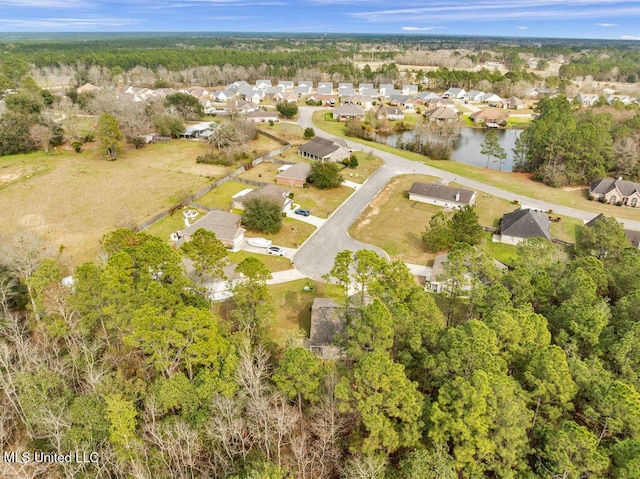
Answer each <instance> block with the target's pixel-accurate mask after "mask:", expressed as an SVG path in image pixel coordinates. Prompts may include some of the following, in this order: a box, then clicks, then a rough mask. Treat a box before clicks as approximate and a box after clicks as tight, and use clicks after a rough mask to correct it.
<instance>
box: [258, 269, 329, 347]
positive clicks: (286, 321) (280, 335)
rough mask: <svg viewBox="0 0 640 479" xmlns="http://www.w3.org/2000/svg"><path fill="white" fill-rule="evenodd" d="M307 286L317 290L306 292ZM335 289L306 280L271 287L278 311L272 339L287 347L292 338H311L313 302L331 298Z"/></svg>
mask: <svg viewBox="0 0 640 479" xmlns="http://www.w3.org/2000/svg"><path fill="white" fill-rule="evenodd" d="M307 284H312V285H313V286H314V287H315V289H314V290H313V291H304V290H303V288H304V286H305V285H307ZM335 288H336V287H335V286H334V285H329V284H324V283H319V282H317V281H312V280H306V279H300V280H297V281H290V282H288V283H281V284H274V285H271V286H269V292H270V293H271V296H272V297H273V300H274V303H275V310H276V316H275V321H274V323H273V325H272V328H271V333H272V334H271V335H270V337H271V338H273V339H274V341H276V342H277V343H278V344H280V345H285V344H286V342H287V340H288V339H291V338H301V337H305V338H307V337H309V328H310V325H311V305H312V304H313V300H314V299H315V298H326V297H328V296H330V293H331V292H332V290H333V289H335Z"/></svg>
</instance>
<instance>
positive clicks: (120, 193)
mask: <svg viewBox="0 0 640 479" xmlns="http://www.w3.org/2000/svg"><path fill="white" fill-rule="evenodd" d="M204 148H205V147H204V145H201V144H199V143H193V144H192V143H191V142H185V141H174V142H170V143H168V144H157V145H148V146H146V147H145V148H143V149H141V150H132V149H127V150H126V151H125V152H123V153H122V154H121V155H120V156H119V158H118V160H116V161H114V162H111V161H107V160H106V159H104V158H102V157H101V156H100V155H99V154H97V152H96V150H95V148H93V147H87V149H86V150H85V151H83V152H82V153H80V154H76V153H75V152H72V151H70V150H69V149H66V148H62V147H59V148H58V149H57V150H56V152H55V153H54V154H52V155H44V154H42V153H37V154H29V155H12V156H5V157H2V158H0V172H1V173H0V175H6V174H13V175H17V177H16V178H14V179H13V181H10V182H7V183H5V185H4V186H3V187H2V190H1V191H0V211H2V215H1V216H0V228H1V231H2V232H3V233H11V232H12V231H15V230H17V229H27V230H31V231H34V232H36V233H38V234H40V235H41V236H43V237H44V238H45V240H47V241H48V242H49V243H50V244H51V245H52V246H53V247H54V248H56V249H57V248H58V247H60V246H64V248H65V255H66V259H67V261H69V262H70V263H71V265H78V264H80V263H82V262H84V261H89V260H93V259H94V258H95V256H96V253H97V252H98V240H99V239H100V237H101V236H103V235H104V234H105V233H107V232H109V231H111V230H113V229H115V228H117V227H119V226H131V225H135V224H138V223H141V222H142V221H144V220H145V219H146V218H148V217H149V216H152V215H154V214H156V213H157V212H159V211H161V210H162V209H163V208H166V207H168V206H171V205H172V204H174V203H175V202H176V199H177V198H180V197H181V196H183V195H185V194H188V193H190V192H193V191H195V190H197V189H199V188H201V187H202V186H204V185H205V184H207V183H208V181H209V180H208V178H207V177H211V176H213V177H216V176H218V175H221V174H223V171H221V170H220V169H219V168H218V167H210V166H208V165H197V164H196V163H195V156H197V154H199V152H200V151H204V150H203V149H204Z"/></svg>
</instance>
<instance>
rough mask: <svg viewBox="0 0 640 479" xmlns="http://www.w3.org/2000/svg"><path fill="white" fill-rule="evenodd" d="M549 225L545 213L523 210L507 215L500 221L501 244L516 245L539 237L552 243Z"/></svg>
mask: <svg viewBox="0 0 640 479" xmlns="http://www.w3.org/2000/svg"><path fill="white" fill-rule="evenodd" d="M549 225H550V224H549V217H548V216H547V214H546V213H544V212H543V211H535V210H532V209H528V208H522V209H519V210H515V211H512V212H511V213H506V214H505V215H504V216H503V217H502V220H501V221H500V242H501V243H506V244H513V245H515V244H518V243H520V242H521V241H523V240H525V239H527V238H538V237H542V238H546V239H548V240H549V241H551V230H550V226H549Z"/></svg>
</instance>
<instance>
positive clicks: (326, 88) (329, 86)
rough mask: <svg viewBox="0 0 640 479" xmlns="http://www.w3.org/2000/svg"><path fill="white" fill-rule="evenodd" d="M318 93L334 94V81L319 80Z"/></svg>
mask: <svg viewBox="0 0 640 479" xmlns="http://www.w3.org/2000/svg"><path fill="white" fill-rule="evenodd" d="M316 93H318V94H320V95H332V94H333V82H330V81H321V82H318V86H317V87H316Z"/></svg>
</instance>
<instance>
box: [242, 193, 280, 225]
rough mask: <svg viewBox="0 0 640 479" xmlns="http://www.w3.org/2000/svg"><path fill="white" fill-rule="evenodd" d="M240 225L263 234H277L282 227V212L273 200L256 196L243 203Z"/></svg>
mask: <svg viewBox="0 0 640 479" xmlns="http://www.w3.org/2000/svg"><path fill="white" fill-rule="evenodd" d="M242 223H243V224H244V225H245V226H247V227H248V228H250V229H252V230H256V231H263V232H265V233H277V232H278V231H280V228H281V226H282V211H281V209H280V205H279V204H278V202H277V201H276V200H274V199H273V198H269V197H267V196H261V195H256V196H254V197H252V198H247V199H246V200H245V201H244V214H243V216H242Z"/></svg>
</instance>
